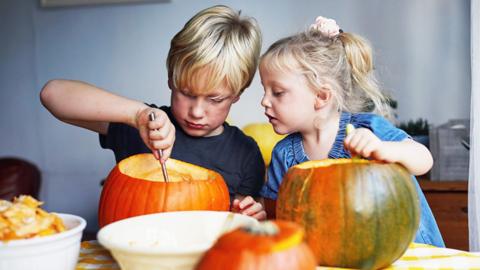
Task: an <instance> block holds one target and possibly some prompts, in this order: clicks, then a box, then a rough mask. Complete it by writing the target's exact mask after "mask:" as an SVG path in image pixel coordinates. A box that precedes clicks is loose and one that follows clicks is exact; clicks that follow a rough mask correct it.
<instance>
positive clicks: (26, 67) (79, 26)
mask: <svg viewBox="0 0 480 270" xmlns="http://www.w3.org/2000/svg"><path fill="white" fill-rule="evenodd" d="M39 2H40V1H37V0H22V1H18V0H2V1H0V82H1V84H0V105H1V106H0V134H1V135H0V138H1V140H0V156H20V157H23V158H25V159H28V160H31V161H33V162H34V163H36V164H37V165H38V166H39V167H40V168H41V170H42V173H43V179H44V182H43V188H42V191H41V199H42V200H44V201H45V202H46V208H47V209H49V210H54V211H58V212H69V213H74V214H79V215H82V216H84V217H85V218H87V220H88V222H89V229H94V228H95V227H96V208H97V203H98V198H99V194H100V192H101V189H100V186H99V182H100V180H101V179H102V178H104V177H105V176H106V175H107V174H108V172H109V171H110V169H111V168H112V167H113V166H114V158H113V155H112V153H111V152H110V151H106V150H103V149H101V148H100V146H99V144H98V137H97V136H96V134H93V133H91V132H88V131H86V130H82V129H80V128H76V127H73V126H69V125H66V124H63V123H61V122H59V121H58V120H56V119H54V118H53V117H52V116H51V115H50V114H49V113H48V112H47V111H46V110H45V109H44V108H43V107H42V106H41V104H40V102H39V98H38V93H39V91H40V89H41V87H42V85H43V84H44V83H45V82H47V81H48V80H50V79H53V78H69V79H78V80H84V81H88V82H90V83H93V84H96V85H98V86H100V87H103V88H106V89H109V90H111V91H114V92H116V93H119V94H122V95H126V96H129V97H131V98H135V99H139V100H143V101H148V102H153V103H157V104H159V105H161V104H167V103H168V101H169V91H168V88H167V83H166V82H167V78H166V75H167V74H166V68H165V58H166V54H167V52H168V47H169V41H170V38H171V37H172V36H173V35H174V34H175V33H176V32H177V31H178V30H179V29H180V28H181V27H182V26H183V24H184V23H185V22H186V21H187V20H188V19H189V18H190V17H191V16H192V15H193V14H194V13H196V12H197V11H199V10H201V9H203V8H205V7H208V6H211V5H214V4H218V3H222V4H226V5H229V6H231V7H234V8H236V9H241V10H242V11H243V13H244V14H248V15H251V16H254V17H256V18H257V20H258V21H259V23H260V26H261V27H262V30H263V34H264V49H265V48H266V46H268V45H269V44H271V43H272V42H273V41H275V40H276V39H278V38H280V37H283V36H285V35H288V34H292V33H294V32H296V31H299V30H303V29H304V28H305V27H307V26H308V25H309V24H310V23H311V22H312V21H313V20H314V18H315V17H316V16H318V15H325V16H328V17H332V18H335V19H336V20H337V21H338V23H339V24H340V26H341V27H342V28H343V29H344V30H345V31H350V32H356V33H359V34H361V35H364V36H365V37H367V38H368V39H370V40H371V41H372V43H373V45H374V47H375V52H376V68H377V70H378V71H379V73H380V75H381V80H382V81H383V82H384V85H385V87H386V88H387V89H391V90H392V91H393V93H394V95H395V97H396V99H397V100H398V103H399V108H398V115H399V119H400V120H408V119H411V118H417V117H426V118H428V119H429V120H430V121H431V122H432V123H435V124H440V123H442V122H445V121H447V120H448V119H450V118H468V117H469V104H470V101H469V100H470V66H469V65H470V62H469V61H470V48H469V42H470V38H469V31H470V29H469V25H470V18H469V14H470V10H469V5H470V2H469V1H466V0H463V1H460V0H459V1H451V0H422V1H417V0H405V1H395V0H364V1H356V0H338V1H327V0H324V1H319V0H268V1H258V0H244V1H238V0H237V1H235V0H230V1H194V0H190V1H187V0H184V1H181V0H172V1H170V2H156V3H155V2H153V3H152V2H150V3H145V4H134V5H133V4H132V5H105V6H84V7H70V8H53V9H45V8H40V7H39V4H38V3H39ZM262 92H263V90H262V87H261V85H260V83H259V80H258V76H257V77H256V79H255V80H254V82H253V83H252V86H251V87H250V88H249V89H248V90H247V91H246V92H245V94H244V95H243V96H242V99H241V100H240V102H239V103H237V104H236V105H234V107H233V109H232V112H231V115H230V118H231V120H232V122H233V123H234V124H237V125H239V126H243V125H245V124H246V123H249V122H257V121H265V120H266V119H265V117H264V115H263V111H262V108H261V107H260V106H259V103H260V99H261V96H262Z"/></svg>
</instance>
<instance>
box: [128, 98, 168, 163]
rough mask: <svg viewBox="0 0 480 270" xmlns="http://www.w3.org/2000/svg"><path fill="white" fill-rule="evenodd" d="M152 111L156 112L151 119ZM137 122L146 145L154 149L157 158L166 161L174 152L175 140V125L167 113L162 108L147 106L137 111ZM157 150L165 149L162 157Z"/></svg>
mask: <svg viewBox="0 0 480 270" xmlns="http://www.w3.org/2000/svg"><path fill="white" fill-rule="evenodd" d="M152 112H153V113H155V120H153V121H150V118H149V115H150V113H152ZM135 123H136V126H137V129H138V131H139V132H140V137H141V138H142V140H143V142H144V143H145V145H147V146H148V148H150V150H152V152H153V154H154V155H155V158H156V159H158V160H160V161H161V162H162V163H163V162H165V161H166V160H167V159H168V158H169V157H170V155H171V153H172V148H173V143H174V141H175V127H174V126H173V124H172V122H171V121H170V119H168V116H167V114H166V113H165V112H164V111H162V110H160V109H155V108H150V107H147V108H144V109H142V110H140V111H139V112H138V113H137V115H136V119H135ZM156 150H163V157H162V158H160V156H158V152H157V151H156Z"/></svg>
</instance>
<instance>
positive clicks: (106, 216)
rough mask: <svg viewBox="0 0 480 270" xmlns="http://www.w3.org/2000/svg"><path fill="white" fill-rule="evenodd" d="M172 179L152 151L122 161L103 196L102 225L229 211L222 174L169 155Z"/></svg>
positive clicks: (114, 170) (101, 199) (100, 207)
mask: <svg viewBox="0 0 480 270" xmlns="http://www.w3.org/2000/svg"><path fill="white" fill-rule="evenodd" d="M167 172H168V175H169V182H165V181H164V179H163V175H162V168H161V166H160V164H159V161H158V160H157V159H155V157H154V156H153V155H152V154H138V155H134V156H130V157H128V158H126V159H124V160H122V161H120V162H119V163H118V164H117V165H116V166H115V167H114V168H113V169H112V171H111V172H110V174H109V175H108V177H107V180H106V181H105V186H104V187H103V190H102V195H101V197H100V204H99V209H98V221H99V225H100V227H103V226H105V225H107V224H109V223H111V222H114V221H117V220H120V219H124V218H128V217H133V216H138V215H144V214H151V213H157V212H169V211H183V210H218V211H227V210H228V209H229V206H230V196H229V193H228V188H227V185H226V184H225V181H224V180H223V177H222V176H221V175H220V174H219V173H217V172H214V171H212V170H209V169H206V168H203V167H200V166H196V165H193V164H190V163H186V162H182V161H180V160H175V159H173V158H170V159H168V160H167Z"/></svg>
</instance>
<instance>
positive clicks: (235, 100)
mask: <svg viewBox="0 0 480 270" xmlns="http://www.w3.org/2000/svg"><path fill="white" fill-rule="evenodd" d="M239 99H240V96H236V97H234V98H233V101H232V104H233V103H235V102H237V101H238V100H239Z"/></svg>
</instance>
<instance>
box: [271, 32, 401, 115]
mask: <svg viewBox="0 0 480 270" xmlns="http://www.w3.org/2000/svg"><path fill="white" fill-rule="evenodd" d="M372 58H373V57H372V48H371V46H370V44H369V43H368V41H367V40H365V39H364V38H362V37H360V36H358V35H355V34H352V33H345V32H340V33H339V34H338V35H336V36H333V37H329V36H326V35H324V34H322V33H321V32H320V31H318V30H316V29H310V30H308V31H306V32H302V33H299V34H297V35H294V36H290V37H287V38H283V39H281V40H279V41H277V42H275V43H274V44H272V45H271V46H270V48H268V50H267V51H266V52H265V53H264V55H263V56H262V58H261V61H262V63H261V65H262V67H264V68H267V69H275V70H281V71H300V72H301V73H302V74H303V75H304V76H305V77H306V79H307V81H308V83H309V84H310V86H311V88H312V89H315V90H319V89H321V88H322V85H324V84H328V85H330V87H331V88H332V96H333V98H334V100H335V101H336V103H337V106H338V109H339V110H342V111H348V112H374V113H378V114H380V115H383V116H385V117H387V118H391V117H392V109H391V106H390V105H389V104H390V97H389V96H388V95H387V94H386V93H384V92H383V91H382V90H381V89H380V88H379V85H378V83H377V80H376V78H375V74H374V70H373V59H372Z"/></svg>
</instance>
